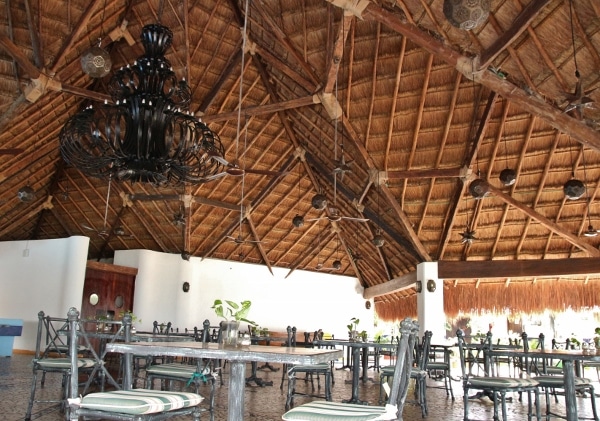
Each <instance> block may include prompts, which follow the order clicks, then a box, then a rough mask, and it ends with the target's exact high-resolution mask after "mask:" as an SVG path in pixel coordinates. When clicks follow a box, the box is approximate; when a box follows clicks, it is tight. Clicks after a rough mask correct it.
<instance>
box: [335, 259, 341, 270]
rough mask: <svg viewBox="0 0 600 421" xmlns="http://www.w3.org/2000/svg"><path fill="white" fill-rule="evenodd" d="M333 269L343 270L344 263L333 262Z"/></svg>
mask: <svg viewBox="0 0 600 421" xmlns="http://www.w3.org/2000/svg"><path fill="white" fill-rule="evenodd" d="M333 268H334V269H335V270H340V269H341V268H342V262H340V261H339V260H334V261H333Z"/></svg>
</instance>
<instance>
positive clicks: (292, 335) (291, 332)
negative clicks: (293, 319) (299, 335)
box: [285, 326, 298, 348]
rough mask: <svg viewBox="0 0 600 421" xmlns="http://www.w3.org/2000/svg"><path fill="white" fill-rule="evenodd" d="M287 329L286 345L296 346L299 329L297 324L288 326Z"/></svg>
mask: <svg viewBox="0 0 600 421" xmlns="http://www.w3.org/2000/svg"><path fill="white" fill-rule="evenodd" d="M285 331H286V332H287V339H286V341H285V346H287V347H291V348H296V332H297V331H298V330H297V329H296V326H294V327H292V326H288V327H286V328H285Z"/></svg>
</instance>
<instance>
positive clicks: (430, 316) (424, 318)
mask: <svg viewBox="0 0 600 421" xmlns="http://www.w3.org/2000/svg"><path fill="white" fill-rule="evenodd" d="M419 283H420V284H419ZM419 286H420V289H421V292H418V291H419ZM416 287H417V316H418V319H419V336H423V333H424V332H425V331H426V330H430V331H431V332H432V334H433V335H432V337H431V343H445V339H446V314H445V313H444V281H443V279H439V278H438V264H437V262H423V263H419V264H418V265H417V285H416Z"/></svg>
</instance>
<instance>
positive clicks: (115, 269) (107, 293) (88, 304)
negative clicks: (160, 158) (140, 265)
mask: <svg viewBox="0 0 600 421" xmlns="http://www.w3.org/2000/svg"><path fill="white" fill-rule="evenodd" d="M136 275H137V269H136V268H130V267H125V266H117V265H111V264H106V263H98V262H88V264H87V270H86V273H85V283H84V286H83V297H82V300H81V318H83V319H96V318H104V317H106V316H107V315H112V317H113V319H120V318H121V314H122V313H123V312H125V311H128V310H133V293H134V290H135V276H136ZM92 297H95V298H92Z"/></svg>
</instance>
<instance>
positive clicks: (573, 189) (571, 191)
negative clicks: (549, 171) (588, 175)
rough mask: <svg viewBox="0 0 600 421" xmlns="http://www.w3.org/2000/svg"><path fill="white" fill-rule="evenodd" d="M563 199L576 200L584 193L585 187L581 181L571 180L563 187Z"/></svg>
mask: <svg viewBox="0 0 600 421" xmlns="http://www.w3.org/2000/svg"><path fill="white" fill-rule="evenodd" d="M563 192H564V193H565V197H566V198H567V199H569V200H577V199H579V198H580V197H581V196H583V194H584V193H585V185H584V184H583V182H582V181H581V180H577V179H576V178H572V179H570V180H569V181H567V182H566V183H565V185H564V186H563Z"/></svg>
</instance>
